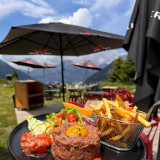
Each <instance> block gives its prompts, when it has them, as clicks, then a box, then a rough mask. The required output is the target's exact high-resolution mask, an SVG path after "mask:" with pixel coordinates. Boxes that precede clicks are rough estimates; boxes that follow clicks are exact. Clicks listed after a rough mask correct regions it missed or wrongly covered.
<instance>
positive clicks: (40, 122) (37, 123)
mask: <svg viewBox="0 0 160 160" xmlns="http://www.w3.org/2000/svg"><path fill="white" fill-rule="evenodd" d="M42 124H44V122H43V121H37V122H36V123H34V124H33V125H32V126H31V127H30V128H31V130H32V131H33V130H34V128H36V127H37V126H38V125H42Z"/></svg>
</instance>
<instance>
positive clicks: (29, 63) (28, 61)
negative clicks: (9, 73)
mask: <svg viewBox="0 0 160 160" xmlns="http://www.w3.org/2000/svg"><path fill="white" fill-rule="evenodd" d="M11 62H12V63H15V64H17V65H22V66H29V67H32V68H44V66H43V65H41V64H40V63H38V62H36V61H34V60H33V59H31V58H25V59H23V60H13V61H11Z"/></svg>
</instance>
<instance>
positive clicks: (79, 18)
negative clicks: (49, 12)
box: [60, 8, 92, 27]
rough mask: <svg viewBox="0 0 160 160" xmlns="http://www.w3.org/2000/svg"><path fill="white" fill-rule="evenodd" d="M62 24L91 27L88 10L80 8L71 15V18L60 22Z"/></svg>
mask: <svg viewBox="0 0 160 160" xmlns="http://www.w3.org/2000/svg"><path fill="white" fill-rule="evenodd" d="M60 21H61V22H63V23H67V24H74V25H80V26H84V27H90V26H91V25H92V15H91V14H90V13H89V11H88V9H86V8H80V9H78V11H77V12H74V13H73V16H70V17H68V18H64V19H61V20H60Z"/></svg>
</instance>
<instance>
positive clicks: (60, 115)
mask: <svg viewBox="0 0 160 160" xmlns="http://www.w3.org/2000/svg"><path fill="white" fill-rule="evenodd" d="M64 116H65V114H64V113H59V114H57V118H62V117H64Z"/></svg>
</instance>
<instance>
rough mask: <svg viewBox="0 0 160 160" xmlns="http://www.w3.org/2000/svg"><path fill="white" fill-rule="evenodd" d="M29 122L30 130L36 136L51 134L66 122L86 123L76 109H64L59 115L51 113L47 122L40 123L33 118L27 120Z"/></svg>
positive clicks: (47, 116) (47, 117)
mask: <svg viewBox="0 0 160 160" xmlns="http://www.w3.org/2000/svg"><path fill="white" fill-rule="evenodd" d="M26 120H27V121H28V129H29V130H30V131H32V132H33V133H34V134H35V135H38V134H42V133H43V132H45V133H47V134H50V131H51V130H52V129H55V128H57V127H58V126H60V125H61V124H64V123H65V122H69V123H71V122H77V123H79V124H82V123H85V122H84V121H83V116H82V115H81V114H80V113H79V112H78V109H77V108H76V109H75V108H66V109H62V110H61V111H60V112H59V113H50V114H49V115H46V121H40V120H37V119H36V118H33V116H29V117H27V118H26Z"/></svg>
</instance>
